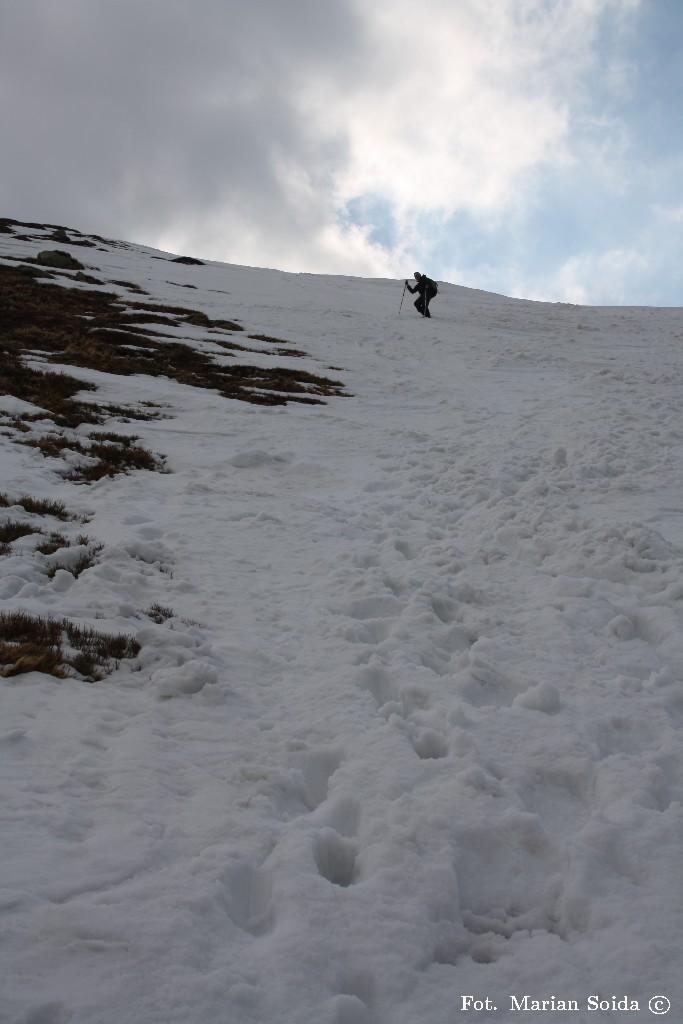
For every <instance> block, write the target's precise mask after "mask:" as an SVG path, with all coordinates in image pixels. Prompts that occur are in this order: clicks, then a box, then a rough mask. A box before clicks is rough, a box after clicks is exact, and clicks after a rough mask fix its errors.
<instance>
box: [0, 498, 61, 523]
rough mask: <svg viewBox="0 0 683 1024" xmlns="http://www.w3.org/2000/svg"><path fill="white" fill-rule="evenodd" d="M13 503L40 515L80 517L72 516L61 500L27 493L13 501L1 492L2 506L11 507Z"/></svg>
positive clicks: (0, 503)
mask: <svg viewBox="0 0 683 1024" xmlns="http://www.w3.org/2000/svg"><path fill="white" fill-rule="evenodd" d="M12 505H19V506H21V508H23V510H24V512H29V513H33V514H34V515H40V516H54V517H55V519H61V520H62V521H66V520H67V519H75V518H78V517H77V516H72V515H71V513H70V512H69V511H68V510H67V507H66V505H64V503H63V502H61V501H52V500H51V499H49V498H34V497H33V496H32V495H30V494H25V495H24V496H23V497H22V498H17V500H16V501H11V500H10V498H8V496H7V495H6V494H0V508H10V507H11V506H12Z"/></svg>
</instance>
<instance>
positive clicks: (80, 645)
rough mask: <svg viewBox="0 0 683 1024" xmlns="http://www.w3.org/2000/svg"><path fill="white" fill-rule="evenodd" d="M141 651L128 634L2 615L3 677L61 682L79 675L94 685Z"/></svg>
mask: <svg viewBox="0 0 683 1024" xmlns="http://www.w3.org/2000/svg"><path fill="white" fill-rule="evenodd" d="M139 651H140V645H139V644H138V643H137V641H136V640H134V639H133V637H130V636H128V635H127V634H125V633H119V634H116V635H114V636H111V635H107V634H105V633H98V632H97V631H96V630H94V629H90V628H88V627H82V626H77V625H76V624H75V623H73V622H71V621H70V620H69V619H51V618H41V617H39V616H33V615H28V614H26V613H25V612H0V676H3V677H5V678H7V677H9V676H17V675H21V674H22V673H24V672H45V673H47V674H48V675H52V676H56V677H57V678H58V679H65V678H67V676H70V675H74V674H78V675H80V676H82V677H83V679H85V680H87V681H88V682H95V681H97V680H99V679H103V678H104V677H105V675H107V674H109V673H110V672H112V671H113V669H114V668H117V667H118V664H119V663H120V662H121V661H122V660H123V659H124V658H135V657H136V656H137V655H138V653H139Z"/></svg>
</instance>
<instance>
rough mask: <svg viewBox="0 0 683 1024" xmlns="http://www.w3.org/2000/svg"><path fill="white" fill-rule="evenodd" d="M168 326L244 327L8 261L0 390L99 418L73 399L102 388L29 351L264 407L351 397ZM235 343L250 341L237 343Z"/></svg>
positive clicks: (333, 384)
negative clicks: (46, 278)
mask: <svg viewBox="0 0 683 1024" xmlns="http://www.w3.org/2000/svg"><path fill="white" fill-rule="evenodd" d="M152 325H154V326H153V327H152ZM169 326H173V327H175V328H177V327H183V326H187V327H195V328H201V329H202V330H205V331H207V332H208V331H211V332H223V333H224V332H228V331H229V332H240V331H241V330H242V328H241V327H240V325H239V324H237V323H234V322H233V321H231V320H223V319H217V320H213V319H211V318H209V317H208V316H207V315H206V314H205V313H203V312H201V311H200V310H192V309H187V308H185V307H181V306H169V305H159V304H154V303H150V302H140V301H128V302H124V301H123V300H122V299H121V297H120V296H117V295H115V294H114V293H112V292H107V291H99V290H98V291H92V290H85V289H78V288H68V287H65V286H62V285H56V284H53V283H48V282H39V281H37V280H35V279H34V277H33V276H32V275H30V274H26V273H22V271H21V268H15V267H4V266H0V339H2V340H1V341H0V387H4V388H5V389H6V390H7V391H8V393H9V394H14V395H16V396H17V397H18V398H22V399H24V401H28V402H32V403H33V404H35V405H38V406H40V407H41V408H44V409H47V410H48V411H49V412H50V414H51V416H52V417H53V419H54V420H55V422H56V423H58V424H59V425H63V426H76V425H77V423H78V422H82V423H96V422H101V416H100V414H99V411H98V410H96V409H95V407H94V406H93V405H92V404H90V403H87V402H83V401H79V400H78V399H77V398H76V397H75V396H76V395H77V394H78V392H79V391H85V390H94V385H91V384H84V383H83V382H82V381H78V380H76V379H75V378H74V377H71V376H69V375H68V374H66V373H64V372H60V373H50V372H46V371H42V370H37V369H34V368H33V367H30V366H26V364H25V363H24V361H23V358H22V357H23V356H25V355H26V354H27V353H33V352H36V351H37V352H40V353H41V354H42V355H43V358H44V359H45V360H46V361H49V362H55V363H60V364H65V363H66V364H70V365H73V366H81V367H86V368H89V369H94V370H104V371H106V372H109V373H116V374H123V375H129V374H134V373H135V374H137V373H144V374H149V375H150V376H166V377H170V378H171V379H174V380H177V381H179V382H180V383H183V384H190V385H192V386H194V387H201V388H211V389H214V390H216V391H218V392H219V393H220V394H221V395H223V396H225V397H226V398H236V399H240V400H241V401H247V402H252V403H257V404H262V405H282V404H286V403H287V402H288V401H296V402H304V403H315V404H319V403H320V401H321V399H322V398H323V397H325V396H330V395H343V394H344V391H343V385H342V384H341V382H340V381H335V380H330V379H329V378H327V377H320V376H317V375H315V374H311V373H306V372H305V371H303V370H292V369H283V368H281V367H271V368H262V367H255V366H247V365H235V364H231V365H223V364H221V363H219V362H216V360H215V359H214V358H213V357H212V356H210V355H208V354H206V353H203V352H200V351H198V349H197V348H195V347H193V346H191V345H187V344H184V343H182V342H180V341H178V340H177V339H176V338H172V337H170V336H168V335H166V334H164V333H163V328H164V327H166V328H168V327H169ZM264 337H265V336H264ZM206 340H210V341H212V342H215V340H216V339H215V338H212V337H209V338H207V339H206ZM222 340H225V339H222ZM229 344H230V345H231V347H234V348H235V349H237V350H240V349H241V348H242V346H239V345H238V344H237V343H236V342H233V341H230V342H229ZM287 354H288V355H293V354H294V352H293V351H292V350H288V352H287Z"/></svg>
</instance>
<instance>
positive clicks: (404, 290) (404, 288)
mask: <svg viewBox="0 0 683 1024" xmlns="http://www.w3.org/2000/svg"><path fill="white" fill-rule="evenodd" d="M407 287H408V282H407V281H406V282H405V284H404V285H403V295H402V296H401V305H400V306H399V307H398V315H399V316H400V315H401V310H402V309H403V296H404V295H405V293H406V288H407Z"/></svg>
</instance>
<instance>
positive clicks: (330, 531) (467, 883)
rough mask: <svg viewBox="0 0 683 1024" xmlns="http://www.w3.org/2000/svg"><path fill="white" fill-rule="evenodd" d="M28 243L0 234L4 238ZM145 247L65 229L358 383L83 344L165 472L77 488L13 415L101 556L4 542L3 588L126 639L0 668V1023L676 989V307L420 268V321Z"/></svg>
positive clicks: (16, 484)
mask: <svg viewBox="0 0 683 1024" xmlns="http://www.w3.org/2000/svg"><path fill="white" fill-rule="evenodd" d="M41 247H44V243H43V245H42V246H41V244H40V242H39V241H36V242H31V241H21V240H18V239H16V238H14V237H12V236H10V235H0V254H2V256H3V257H5V259H3V262H6V257H8V256H10V255H22V254H24V255H27V254H35V252H37V251H38V249H39V248H41ZM65 248H67V249H68V247H65ZM159 255H163V254H158V253H152V252H151V251H150V250H146V249H144V248H142V247H137V246H133V245H130V246H127V247H122V246H114V245H109V244H105V243H101V244H100V245H99V247H98V248H96V249H84V250H83V252H80V251H79V253H78V256H79V259H81V260H82V261H83V262H84V263H85V264H86V268H87V273H88V274H99V275H101V278H102V280H103V281H107V282H109V281H111V280H118V279H122V278H125V280H127V281H131V282H133V283H136V284H138V285H139V286H141V287H143V288H145V289H146V290H147V291H148V292H150V294H151V295H152V297H153V299H154V300H155V301H165V302H169V303H173V304H175V305H179V304H187V305H188V306H189V307H191V308H197V309H202V310H203V311H205V312H207V313H208V315H209V316H213V317H223V318H230V319H232V320H238V321H240V322H241V323H243V325H244V327H245V328H246V329H247V330H248V331H253V332H254V333H256V332H260V333H264V334H267V335H273V336H276V337H278V338H283V339H286V340H288V341H291V342H292V343H293V344H294V345H295V346H296V347H297V348H300V349H303V350H304V351H305V352H307V353H309V356H308V358H306V359H305V360H303V363H304V365H305V367H306V368H307V369H309V370H311V372H315V373H321V374H325V373H329V372H330V369H329V368H330V367H336V368H338V369H337V370H336V371H335V373H334V374H332V375H333V376H338V377H339V378H341V379H343V381H344V383H345V386H346V388H347V390H348V391H349V392H350V393H351V394H352V395H353V397H347V398H333V399H331V400H329V401H327V403H326V404H325V405H321V406H311V407H304V406H296V405H289V406H287V407H277V408H263V407H259V406H253V405H247V404H244V403H241V402H237V401H228V400H225V399H223V398H221V397H220V396H219V395H217V394H216V393H214V392H210V391H205V390H200V389H196V388H191V387H186V386H181V385H180V384H177V383H175V382H173V381H169V380H167V379H164V378H147V377H128V378H123V377H113V376H110V375H108V374H105V373H98V374H96V373H93V372H91V371H87V370H79V371H76V370H73V372H74V373H78V374H81V375H82V376H83V379H84V380H93V381H94V382H95V383H97V385H98V387H99V389H100V390H99V392H98V393H97V395H95V396H93V393H91V392H87V393H86V392H84V394H83V397H84V398H85V399H87V400H96V401H115V402H124V403H131V402H135V401H142V400H144V401H152V402H155V403H158V404H159V405H160V406H162V407H163V409H164V413H165V415H166V416H167V417H168V418H165V419H160V420H156V421H150V422H148V423H138V422H136V423H135V424H134V425H133V426H131V427H130V428H128V429H130V430H131V431H132V430H133V429H134V430H135V433H136V434H140V436H141V439H142V443H143V444H145V446H147V447H150V448H151V449H152V450H154V451H155V452H159V453H163V454H164V455H165V456H166V458H167V466H168V469H169V470H170V472H169V473H164V474H161V473H143V472H137V473H134V474H131V475H129V476H125V477H119V478H116V479H113V480H109V479H104V480H101V481H98V482H97V483H95V484H93V485H90V486H76V485H74V484H70V483H67V482H66V481H64V480H63V479H62V476H61V473H63V472H64V470H65V466H64V462H63V460H59V459H43V458H42V456H40V455H39V453H38V452H36V451H35V450H32V449H29V448H22V447H20V446H18V445H15V444H11V443H10V442H9V441H8V439H7V438H5V437H3V444H2V447H1V448H0V476H1V479H2V490H3V491H4V492H7V493H9V494H11V495H14V496H15V497H16V498H18V497H19V496H20V495H22V494H25V493H31V494H33V495H37V496H40V497H47V498H54V499H58V500H60V501H63V502H64V503H65V504H66V505H67V507H68V508H69V509H72V510H74V512H76V513H78V514H80V515H83V516H88V517H89V522H88V524H87V532H88V534H89V536H91V537H93V538H95V539H96V540H97V541H99V542H101V543H102V544H103V545H104V547H103V548H102V550H101V553H100V554H99V556H98V559H97V561H96V563H95V564H94V565H92V566H91V567H90V568H88V569H86V570H85V571H84V572H82V573H81V574H80V575H79V576H78V577H77V578H75V577H74V575H73V574H72V573H71V572H69V571H68V568H69V566H68V562H67V558H68V557H71V556H70V555H69V554H68V552H69V551H71V550H72V549H65V551H64V552H62V554H63V555H64V559H65V561H64V563H63V566H64V567H63V569H61V570H60V571H58V572H57V573H56V575H55V576H54V578H53V579H52V580H48V579H47V578H46V577H45V575H44V573H41V572H40V571H39V570H38V568H37V566H36V562H35V559H32V558H30V557H28V550H29V549H28V545H29V543H30V538H28V539H27V540H26V545H27V547H26V552H25V554H24V556H22V548H21V543H22V542H19V543H18V544H15V545H14V546H13V554H12V555H11V556H10V557H5V558H3V559H1V560H0V572H1V573H2V576H1V577H0V598H1V599H2V605H1V607H2V608H3V609H4V610H7V609H17V610H23V611H26V612H30V613H39V614H42V615H55V616H64V615H66V616H69V617H72V618H74V619H75V620H77V621H79V622H85V623H88V624H91V625H95V626H97V627H98V628H102V629H105V630H106V629H108V630H111V631H119V630H125V631H128V632H134V633H136V634H137V638H138V641H139V642H140V644H141V651H140V655H139V658H137V659H136V661H135V662H124V663H122V664H121V666H120V667H119V669H118V670H117V671H115V672H114V673H113V675H112V676H111V677H110V678H108V679H107V680H105V681H103V682H100V683H97V684H93V685H88V684H86V683H84V682H82V681H81V680H78V679H67V680H63V681H57V680H55V679H53V678H50V677H47V676H44V675H41V674H39V673H31V674H26V675H23V676H18V677H14V678H11V679H6V680H2V681H1V683H2V686H1V688H0V702H1V709H0V713H1V718H0V785H1V786H2V826H1V833H0V834H1V836H2V857H1V859H0V911H1V913H2V942H1V943H0V973H1V975H2V977H3V982H2V985H1V986H0V1019H2V1020H3V1021H9V1022H12V1024H86V1022H87V1024H95V1022H97V1024H133V1022H134V1024H176V1022H177V1024H181V1022H182V1024H189V1022H202V1024H219V1022H220V1024H223V1022H227V1021H229V1022H230V1024H256V1022H259V1024H262V1022H268V1024H270V1022H278V1024H279V1022H286V1024H289V1022H291V1024H294V1022H296V1024H415V1022H416V1021H425V1022H429V1024H454V1022H457V1021H459V1020H462V1021H465V1020H478V1021H494V1020H501V1019H503V1020H505V1019H512V1017H511V1014H510V1012H509V1008H510V997H511V996H515V997H517V998H518V999H521V998H522V996H523V995H524V994H527V995H529V996H530V997H531V998H533V999H537V1000H541V999H550V997H551V996H553V997H554V998H556V999H558V1000H559V999H563V1000H577V1001H578V1002H579V1004H580V1007H581V1009H580V1010H578V1011H575V1010H572V1011H567V1012H564V1011H563V1010H559V1011H558V1010H555V1011H550V1012H543V1013H537V1014H536V1016H535V1017H534V1019H541V1020H553V1021H562V1020H572V1021H595V1020H597V1019H612V1017H613V1018H614V1019H621V1018H622V1017H625V1018H626V1019H629V1020H630V1019H634V1020H635V1019H636V1016H637V1015H634V1014H629V1013H626V1014H617V1013H615V1014H614V1015H610V1014H603V1013H600V1012H598V1013H595V1012H594V1011H592V1010H589V1009H588V1007H587V1000H588V998H589V996H591V995H598V996H600V998H607V999H612V997H613V996H616V997H617V998H620V997H622V996H628V997H629V999H635V1000H637V1001H639V1005H640V1007H641V1016H638V1017H637V1019H638V1020H644V1019H647V1016H648V1011H647V1003H648V1000H649V999H650V998H651V997H653V996H667V997H668V998H669V999H671V1001H672V1004H673V1007H674V1012H673V1013H672V1015H671V1016H672V1017H673V1016H676V1008H677V1010H678V1015H679V1016H680V1012H681V1008H683V988H682V985H681V971H680V949H681V934H683V869H682V863H683V859H682V854H683V812H682V808H681V799H682V796H683V744H682V742H681V724H682V721H683V629H682V628H681V627H682V625H683V623H682V615H681V612H682V608H683V576H682V573H681V570H682V568H683V423H682V421H681V409H682V408H683V383H682V377H681V346H682V344H683V325H682V323H681V311H680V310H674V309H649V308H648V309H636V308H618V309H610V308H600V309H597V308H595V309H589V308H580V307H574V306H565V305H550V304H541V303H532V302H524V301H518V300H511V299H507V298H504V297H502V296H495V295H489V294H486V293H482V292H474V291H470V290H467V289H464V288H460V287H456V286H454V285H447V284H443V285H441V286H440V290H439V296H438V298H437V299H436V300H435V301H434V303H433V319H432V320H431V321H424V320H422V319H420V318H418V317H417V316H416V315H415V313H414V310H413V308H412V306H411V305H410V304H408V306H407V308H406V304H405V303H404V308H403V311H402V313H401V316H400V317H399V316H398V307H399V302H400V298H401V291H402V283H397V282H394V281H387V280H361V279H353V278H344V277H318V276H315V275H296V274H288V273H280V272H277V271H271V270H257V269H252V268H245V267H237V266H226V265H220V264H207V265H206V266H202V267H197V266H190V267H188V266H183V265H179V264H175V263H172V262H166V261H163V260H160V259H152V256H159ZM72 283H73V284H76V285H78V282H75V281H74V282H72ZM187 285H193V286H194V288H193V289H192V290H187V291H185V290H184V287H181V286H187ZM78 286H81V287H88V285H86V284H81V285H78ZM108 287H111V286H110V285H108ZM118 290H119V291H121V293H122V294H125V289H124V288H123V287H122V286H120V287H119V288H118ZM199 333H201V332H199ZM197 336H198V335H197ZM190 340H191V339H190ZM263 358H264V361H265V357H263ZM269 359H270V364H272V363H274V362H275V363H277V362H281V360H278V359H276V358H275V357H273V358H270V357H269ZM69 372H72V368H69ZM0 409H1V410H3V411H4V413H5V414H6V413H16V412H17V411H24V410H23V409H19V407H18V406H17V404H16V401H14V400H10V401H8V400H7V399H5V400H4V401H3V404H2V405H1V406H0ZM16 511H17V510H16V509H14V510H13V509H8V510H0V517H3V516H5V517H7V518H9V517H11V516H12V515H15V517H16ZM19 511H21V510H19ZM24 518H27V519H30V518H31V517H30V516H25V517H24ZM61 528H62V529H67V527H64V526H63V524H62V527H61ZM71 529H72V530H73V531H76V529H78V531H79V532H82V531H83V529H84V528H83V526H82V525H81V526H78V527H76V526H73V527H72V528H71ZM155 602H157V603H160V604H161V605H163V606H169V607H170V608H172V610H173V613H174V614H173V616H172V617H171V618H169V619H168V620H167V621H164V622H160V623H156V622H150V620H149V618H148V617H146V616H145V615H144V614H143V610H144V609H147V608H149V607H150V606H151V605H152V604H154V603H155ZM466 994H469V995H472V996H475V997H476V998H477V999H482V1000H483V999H484V998H485V997H490V999H491V1001H492V1003H493V1004H495V1005H496V1006H497V1008H498V1009H497V1010H495V1011H494V1010H491V1009H482V1010H480V1011H478V1012H474V1011H469V1012H465V1011H463V1010H462V1009H461V1006H462V997H463V995H466ZM514 1019H515V1020H520V1019H522V1016H521V1015H520V1014H517V1015H515V1017H514Z"/></svg>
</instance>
